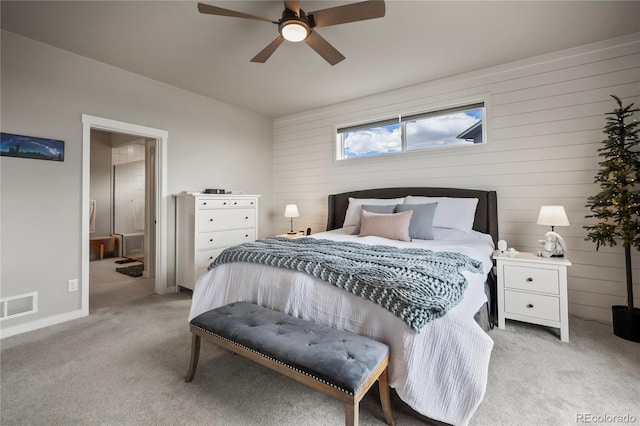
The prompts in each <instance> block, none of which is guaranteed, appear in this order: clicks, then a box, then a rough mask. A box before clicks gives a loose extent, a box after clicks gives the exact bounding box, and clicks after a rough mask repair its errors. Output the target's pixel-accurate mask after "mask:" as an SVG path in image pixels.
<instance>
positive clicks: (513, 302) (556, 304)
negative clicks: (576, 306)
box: [504, 290, 560, 321]
mask: <svg viewBox="0 0 640 426" xmlns="http://www.w3.org/2000/svg"><path fill="white" fill-rule="evenodd" d="M504 311H505V313H506V314H516V315H524V316H528V317H533V318H540V319H545V320H549V321H560V299H559V298H558V297H552V296H543V295H540V294H531V293H523V292H520V291H512V290H505V291H504Z"/></svg>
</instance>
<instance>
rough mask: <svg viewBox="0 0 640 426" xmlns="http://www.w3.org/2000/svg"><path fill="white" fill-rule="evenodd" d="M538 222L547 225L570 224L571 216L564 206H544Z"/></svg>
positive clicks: (541, 208)
mask: <svg viewBox="0 0 640 426" xmlns="http://www.w3.org/2000/svg"><path fill="white" fill-rule="evenodd" d="M536 223H537V224H538V225H546V226H569V218H568V217H567V213H566V212H565V211H564V207H563V206H542V207H540V213H539V214H538V222H536Z"/></svg>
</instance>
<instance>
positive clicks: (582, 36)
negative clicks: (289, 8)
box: [1, 0, 640, 117]
mask: <svg viewBox="0 0 640 426" xmlns="http://www.w3.org/2000/svg"><path fill="white" fill-rule="evenodd" d="M205 3H209V4H214V5H216V6H219V7H224V8H227V9H233V10H238V11H242V12H245V13H249V14H252V15H257V16H261V17H265V18H269V19H273V20H277V19H278V18H279V17H280V15H281V13H282V10H283V3H282V2H281V1H209V2H206V1H205ZM347 3H352V2H351V1H346V2H345V1H315V0H309V1H305V0H302V1H301V7H302V9H303V10H305V11H307V12H312V11H314V10H319V9H324V8H328V7H332V6H336V5H341V4H347ZM196 5H197V2H191V1H174V2H171V1H160V2H156V1H122V2H121V1H118V2H116V1H70V2H65V1H42V2H36V1H17V2H13V1H5V0H2V3H1V7H2V11H1V13H2V28H3V29H6V30H8V31H11V32H15V33H18V34H21V35H24V36H26V37H30V38H33V39H35V40H39V41H42V42H45V43H48V44H50V45H53V46H57V47H60V48H63V49H66V50H69V51H72V52H76V53H78V54H80V55H83V56H87V57H89V58H93V59H96V60H98V61H102V62H105V63H108V64H111V65H113V66H116V67H119V68H123V69H125V70H129V71H132V72H135V73H137V74H140V75H144V76H147V77H150V78H153V79H155V80H159V81H162V82H165V83H168V84H170V85H173V86H177V87H180V88H183V89H186V90H189V91H191V92H195V93H199V94H202V95H204V96H208V97H211V98H214V99H217V100H219V101H223V102H226V103H229V104H232V105H237V106H239V107H242V108H246V109H249V110H253V111H256V112H258V113H261V114H264V115H267V116H270V117H280V116H284V115H289V114H293V113H296V112H301V111H306V110H310V109H314V108H318V107H322V106H326V105H331V104H334V103H338V102H341V101H345V100H348V99H353V98H358V97H362V96H366V95H369V94H373V93H379V92H383V91H386V90H390V89H395V88H399V87H405V86H409V85H412V84H416V83H420V82H425V81H430V80H435V79H438V78H442V77H446V76H450V75H455V74H460V73H464V72H467V71H473V70H477V69H482V68H486V67H489V66H492V65H498V64H503V63H507V62H511V61H514V60H518V59H524V58H528V57H532V56H536V55H541V54H545V53H549V52H553V51H558V50H562V49H566V48H570V47H574V46H579V45H583V44H588V43H592V42H596V41H600V40H605V39H609V38H614V37H618V36H622V35H626V34H630V33H635V32H640V2H639V1H620V2H618V1H602V2H599V1H566V2H557V1H538V2H525V1H498V2H485V1H469V2H463V1H442V2H436V1H397V0H387V2H386V16H385V17H384V18H380V19H373V20H369V21H361V22H355V23H348V24H343V25H337V26H332V27H326V28H320V29H318V33H319V34H320V35H322V37H324V38H325V39H326V40H327V41H329V42H330V43H331V44H332V45H333V46H334V47H336V48H337V49H338V50H339V51H340V52H341V53H342V54H343V55H344V56H346V59H345V60H344V61H342V62H340V63H339V64H337V65H335V66H331V65H329V64H328V63H326V62H325V61H324V60H323V59H322V58H321V57H320V56H319V55H318V54H316V53H315V52H314V51H313V50H312V49H311V48H310V47H309V46H307V45H306V44H304V43H290V42H285V43H283V44H282V45H281V46H280V47H279V49H278V50H277V51H276V52H275V53H274V54H273V56H272V57H271V58H270V59H269V60H268V61H267V62H266V63H265V64H258V63H251V62H250V59H251V58H253V56H255V55H256V54H257V53H258V52H259V51H260V50H262V49H263V48H264V47H265V46H266V45H267V44H268V43H269V42H271V41H272V40H273V39H274V38H275V37H276V36H277V26H276V25H273V24H270V23H268V22H262V21H255V20H248V19H241V18H230V17H221V16H213V15H203V14H200V13H198V10H197V7H196Z"/></svg>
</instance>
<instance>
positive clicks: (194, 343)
mask: <svg viewBox="0 0 640 426" xmlns="http://www.w3.org/2000/svg"><path fill="white" fill-rule="evenodd" d="M199 358H200V336H198V335H197V334H194V335H193V337H192V338H191V360H190V361H189V371H187V376H186V377H185V378H184V381H185V382H187V383H189V382H190V381H191V380H193V376H194V375H195V374H196V367H197V366H198V359H199Z"/></svg>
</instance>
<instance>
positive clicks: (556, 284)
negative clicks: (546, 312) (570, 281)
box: [503, 265, 560, 295]
mask: <svg viewBox="0 0 640 426" xmlns="http://www.w3.org/2000/svg"><path fill="white" fill-rule="evenodd" d="M503 273H504V286H505V288H514V289H519V290H526V291H535V292H539V293H548V294H554V295H557V294H560V278H559V276H558V270H557V269H542V268H532V267H526V266H514V265H504V270H503Z"/></svg>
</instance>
